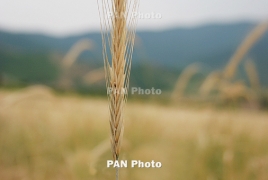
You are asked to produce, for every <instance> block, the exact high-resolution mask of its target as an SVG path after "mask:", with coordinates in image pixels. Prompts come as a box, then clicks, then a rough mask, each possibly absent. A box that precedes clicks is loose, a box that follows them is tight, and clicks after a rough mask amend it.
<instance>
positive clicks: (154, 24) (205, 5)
mask: <svg viewBox="0 0 268 180" xmlns="http://www.w3.org/2000/svg"><path fill="white" fill-rule="evenodd" d="M139 12H140V13H143V14H145V13H155V14H156V13H158V14H161V18H155V19H139V23H138V29H139V30H142V29H143V30H144V29H146V30H162V29H167V28H171V27H178V26H180V27H192V26H198V25H202V24H207V23H232V22H238V21H264V20H268V0H140V9H139ZM99 28H100V22H99V14H98V5H97V0H0V29H2V30H5V31H13V32H37V33H44V34H50V35H55V36H66V35H71V34H78V33H84V32H89V31H96V30H99Z"/></svg>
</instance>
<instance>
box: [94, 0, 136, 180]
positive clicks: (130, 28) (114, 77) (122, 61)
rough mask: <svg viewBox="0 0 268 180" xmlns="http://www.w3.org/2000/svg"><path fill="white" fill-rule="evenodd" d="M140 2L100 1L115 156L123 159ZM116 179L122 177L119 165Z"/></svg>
mask: <svg viewBox="0 0 268 180" xmlns="http://www.w3.org/2000/svg"><path fill="white" fill-rule="evenodd" d="M138 4H139V0H110V1H109V0H99V1H98V6H99V15H100V20H101V31H102V44H103V57H104V68H105V76H106V86H107V94H108V99H109V109H110V127H111V135H112V136H111V145H112V153H113V158H114V160H119V155H120V147H121V143H122V138H123V132H124V118H123V111H124V105H125V103H126V100H127V94H128V92H127V91H128V86H129V75H130V68H131V59H132V53H133V47H134V40H135V27H136V24H137V18H136V16H135V12H137V8H138ZM116 179H119V169H118V168H117V169H116Z"/></svg>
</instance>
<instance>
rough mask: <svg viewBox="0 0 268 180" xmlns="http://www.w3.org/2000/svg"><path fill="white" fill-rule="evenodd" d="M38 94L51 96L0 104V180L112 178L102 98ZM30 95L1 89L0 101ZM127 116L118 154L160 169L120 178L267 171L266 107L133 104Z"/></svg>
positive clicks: (227, 179) (224, 176)
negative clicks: (155, 163)
mask: <svg viewBox="0 0 268 180" xmlns="http://www.w3.org/2000/svg"><path fill="white" fill-rule="evenodd" d="M39 92H40V93H39V94H40V96H41V97H42V93H44V94H48V93H50V98H40V96H39V97H38V96H28V98H27V99H25V100H20V101H19V102H17V103H14V104H13V105H12V106H9V108H8V109H5V111H2V108H1V111H0V179H5V180H9V179H35V180H43V179H51V180H54V179H55V180H56V179H57V180H58V179H65V180H69V179H70V180H73V179H75V180H80V179H81V180H83V179H93V180H102V179H110V178H111V177H113V176H114V170H113V169H107V168H106V160H108V159H111V153H110V149H109V148H108V149H107V148H106V149H105V141H106V140H107V139H108V137H109V124H108V123H107V119H108V117H109V110H108V107H107V102H106V100H105V99H98V98H81V97H79V96H56V95H54V94H53V93H51V92H45V91H43V92H42V91H39ZM29 93H33V90H32V91H30V92H25V91H14V92H7V91H0V102H1V104H0V106H1V107H2V106H3V103H4V102H5V103H6V98H7V97H9V99H10V97H21V96H22V95H23V94H29ZM125 118H126V122H125V123H126V124H125V129H126V132H125V138H124V141H123V146H122V154H121V159H127V160H132V159H137V160H142V161H151V160H155V161H161V162H162V168H161V169H138V168H134V169H131V168H128V169H121V177H122V178H123V179H129V180H134V179H135V180H139V179H142V180H143V179H147V180H151V179H174V180H175V179H178V180H180V179H184V180H192V179H193V180H195V179H200V180H203V179H204V180H207V179H209V180H210V179H211V180H213V179H215V180H216V179H217V180H232V179H234V180H236V179H243V180H244V179H245V180H251V179H252V180H256V179H257V180H262V179H265V178H266V177H267V175H268V170H267V169H268V136H267V135H268V133H267V128H268V122H267V118H268V113H267V112H261V111H245V110H238V109H237V110H234V109H214V108H210V107H206V108H190V107H183V106H180V107H177V106H171V105H165V106H164V105H156V104H150V103H140V102H131V101H130V102H129V104H128V106H127V108H126V116H125ZM148 128H150V132H148ZM103 147H104V148H103ZM96 149H98V150H97V152H99V151H102V153H101V154H98V153H96ZM100 149H101V150H100ZM96 157H97V160H96ZM92 162H94V163H93V165H92ZM92 166H93V167H92Z"/></svg>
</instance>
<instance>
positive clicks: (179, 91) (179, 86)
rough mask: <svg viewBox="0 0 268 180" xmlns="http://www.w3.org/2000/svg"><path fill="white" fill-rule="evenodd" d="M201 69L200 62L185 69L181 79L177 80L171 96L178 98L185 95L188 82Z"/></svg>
mask: <svg viewBox="0 0 268 180" xmlns="http://www.w3.org/2000/svg"><path fill="white" fill-rule="evenodd" d="M199 69H200V67H199V65H198V64H192V65H190V66H188V67H187V68H185V69H184V71H183V72H182V73H181V75H180V77H179V79H178V80H177V83H176V85H175V88H174V90H173V93H172V96H171V97H172V99H173V100H177V99H178V98H180V97H182V96H183V93H184V90H185V88H186V87H187V84H188V82H189V81H190V79H191V78H192V76H193V75H195V74H196V73H197V72H198V70H199Z"/></svg>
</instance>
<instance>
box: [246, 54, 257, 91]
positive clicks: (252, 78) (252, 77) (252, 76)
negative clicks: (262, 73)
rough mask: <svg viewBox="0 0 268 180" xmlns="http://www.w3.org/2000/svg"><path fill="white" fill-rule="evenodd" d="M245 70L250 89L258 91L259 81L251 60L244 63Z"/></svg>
mask: <svg viewBox="0 0 268 180" xmlns="http://www.w3.org/2000/svg"><path fill="white" fill-rule="evenodd" d="M245 70H246V73H247V76H248V79H249V82H250V84H251V87H252V88H253V89H254V90H256V91H258V90H259V89H260V80H259V75H258V70H257V68H256V65H255V63H254V62H253V61H252V60H250V59H248V60H247V61H246V63H245Z"/></svg>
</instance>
